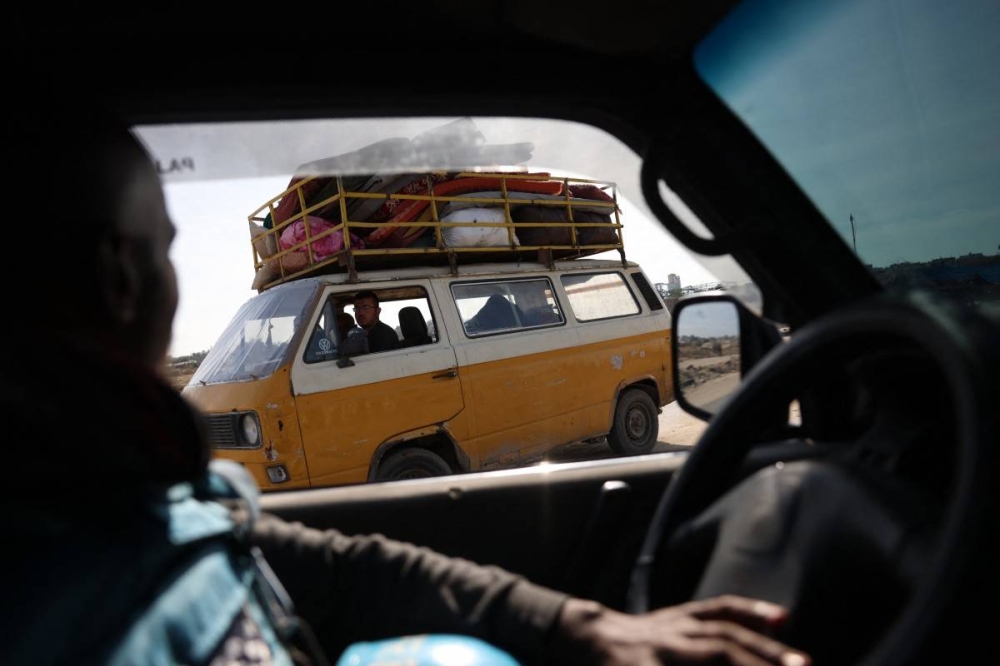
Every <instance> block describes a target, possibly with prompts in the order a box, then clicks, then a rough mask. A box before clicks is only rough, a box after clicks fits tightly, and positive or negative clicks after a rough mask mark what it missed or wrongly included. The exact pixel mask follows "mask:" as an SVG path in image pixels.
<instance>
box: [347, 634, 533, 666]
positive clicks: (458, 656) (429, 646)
mask: <svg viewBox="0 0 1000 666" xmlns="http://www.w3.org/2000/svg"><path fill="white" fill-rule="evenodd" d="M392 664H396V665H398V664H406V666H518V662H517V661H516V660H515V659H514V658H513V657H511V656H510V655H509V654H507V653H506V652H504V651H503V650H500V649H497V648H495V647H493V646H492V645H490V644H489V643H486V642H484V641H481V640H479V639H478V638H471V637H469V636H456V635H451V634H427V635H423V636H407V637H405V638H392V639H388V640H384V641H376V642H372V643H355V644H354V645H351V646H350V647H348V648H347V650H345V651H344V653H343V654H342V655H341V657H340V659H339V660H337V666H390V665H392Z"/></svg>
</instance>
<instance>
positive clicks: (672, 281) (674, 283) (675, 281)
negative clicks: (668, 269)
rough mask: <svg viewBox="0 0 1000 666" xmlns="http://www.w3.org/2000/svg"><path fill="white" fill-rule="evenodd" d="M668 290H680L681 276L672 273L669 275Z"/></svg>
mask: <svg viewBox="0 0 1000 666" xmlns="http://www.w3.org/2000/svg"><path fill="white" fill-rule="evenodd" d="M667 290H668V291H680V290H681V276H680V275H676V274H674V273H671V274H670V275H668V276H667Z"/></svg>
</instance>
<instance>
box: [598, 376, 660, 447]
mask: <svg viewBox="0 0 1000 666" xmlns="http://www.w3.org/2000/svg"><path fill="white" fill-rule="evenodd" d="M659 434H660V421H659V418H658V416H657V410H656V404H654V403H653V399H652V398H650V397H649V394H648V393H646V392H645V391H643V390H642V389H629V390H627V391H625V392H624V393H622V394H621V397H620V398H619V399H618V407H617V408H616V409H615V420H614V423H612V425H611V432H609V433H608V444H610V445H611V449H612V450H613V451H615V453H620V454H623V455H626V456H639V455H642V454H644V453H649V452H650V451H652V450H653V447H654V446H656V438H657V437H658V436H659Z"/></svg>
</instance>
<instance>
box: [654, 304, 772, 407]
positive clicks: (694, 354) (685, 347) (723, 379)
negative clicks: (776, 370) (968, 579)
mask: <svg viewBox="0 0 1000 666" xmlns="http://www.w3.org/2000/svg"><path fill="white" fill-rule="evenodd" d="M673 316H674V327H673V336H672V339H671V346H672V350H671V351H672V352H673V353H672V355H671V356H672V361H673V375H674V390H675V392H676V395H677V403H678V404H679V405H680V406H681V408H682V409H683V410H684V411H686V412H687V413H689V414H692V415H693V416H697V417H698V418H700V419H703V420H706V421H707V420H708V419H710V418H712V416H714V415H715V414H716V413H718V412H719V410H720V409H721V408H722V405H723V404H724V403H725V402H726V400H727V399H728V398H729V397H730V396H731V395H733V394H734V393H736V390H737V389H738V388H739V385H740V379H741V378H742V377H743V375H745V374H746V373H747V372H748V371H749V370H750V368H751V367H753V365H754V364H756V363H757V361H759V360H760V359H761V358H763V356H764V355H765V354H766V353H767V352H768V351H770V350H771V349H772V348H773V347H775V346H776V345H777V344H779V343H780V342H781V334H780V333H779V332H778V329H777V328H775V327H774V326H772V325H770V324H768V323H767V322H766V321H764V320H762V319H760V318H759V317H758V316H757V315H755V314H754V313H753V312H751V311H750V310H748V309H747V308H746V307H745V306H744V305H743V304H742V303H740V302H739V301H738V300H736V299H735V298H733V297H732V296H728V295H721V296H696V297H693V298H690V299H683V300H681V301H678V303H677V305H676V306H675V307H674V313H673Z"/></svg>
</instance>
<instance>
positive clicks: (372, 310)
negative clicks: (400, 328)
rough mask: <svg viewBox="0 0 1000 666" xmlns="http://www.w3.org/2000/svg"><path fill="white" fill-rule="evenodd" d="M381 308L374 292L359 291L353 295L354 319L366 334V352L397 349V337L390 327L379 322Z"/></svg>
mask: <svg viewBox="0 0 1000 666" xmlns="http://www.w3.org/2000/svg"><path fill="white" fill-rule="evenodd" d="M380 314H382V308H380V307H379V305H378V296H377V295H376V294H375V292H374V291H368V290H365V291H359V292H358V293H357V294H355V295H354V318H355V319H357V321H358V326H360V327H361V328H363V329H364V330H365V333H367V334H368V351H369V352H371V353H376V352H383V351H389V350H390V349H396V348H397V347H399V337H398V336H397V335H396V331H394V330H392V327H391V326H389V325H387V324H385V323H383V322H381V321H379V315H380Z"/></svg>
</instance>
